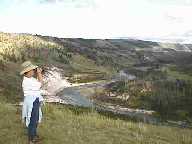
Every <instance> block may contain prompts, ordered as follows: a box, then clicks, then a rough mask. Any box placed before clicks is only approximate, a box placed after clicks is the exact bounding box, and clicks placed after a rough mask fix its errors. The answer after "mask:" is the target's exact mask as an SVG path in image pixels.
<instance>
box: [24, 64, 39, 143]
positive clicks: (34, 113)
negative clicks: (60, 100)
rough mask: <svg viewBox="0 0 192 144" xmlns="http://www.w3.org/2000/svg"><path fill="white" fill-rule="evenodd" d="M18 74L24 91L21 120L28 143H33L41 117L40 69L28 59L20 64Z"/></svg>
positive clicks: (35, 139) (36, 137)
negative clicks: (21, 79) (26, 132)
mask: <svg viewBox="0 0 192 144" xmlns="http://www.w3.org/2000/svg"><path fill="white" fill-rule="evenodd" d="M20 74H21V75H23V82H22V88H23V93H24V102H23V108H22V121H23V122H25V124H26V127H27V129H28V140H29V144H33V143H35V142H37V141H38V140H39V138H38V136H37V126H38V123H40V122H41V118H42V112H41V103H42V102H43V97H42V96H41V91H40V88H41V85H42V82H43V76H42V70H41V69H40V68H39V67H38V66H36V65H33V64H32V63H31V62H30V61H26V62H24V63H23V64H22V71H21V72H20Z"/></svg>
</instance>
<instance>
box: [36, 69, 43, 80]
mask: <svg viewBox="0 0 192 144" xmlns="http://www.w3.org/2000/svg"><path fill="white" fill-rule="evenodd" d="M37 79H38V80H39V82H41V83H43V76H42V69H41V68H37Z"/></svg>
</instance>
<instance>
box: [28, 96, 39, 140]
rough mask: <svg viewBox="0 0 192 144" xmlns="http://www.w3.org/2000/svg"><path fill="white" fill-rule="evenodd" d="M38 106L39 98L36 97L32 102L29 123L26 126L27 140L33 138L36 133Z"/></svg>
mask: <svg viewBox="0 0 192 144" xmlns="http://www.w3.org/2000/svg"><path fill="white" fill-rule="evenodd" d="M39 107H40V103H39V98H36V100H35V101H34V102H33V108H32V112H31V118H30V123H29V126H28V137H29V140H33V139H34V137H35V136H36V135H37V125H38V121H39Z"/></svg>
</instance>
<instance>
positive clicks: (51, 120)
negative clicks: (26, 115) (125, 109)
mask: <svg viewBox="0 0 192 144" xmlns="http://www.w3.org/2000/svg"><path fill="white" fill-rule="evenodd" d="M43 112H44V120H43V123H42V124H40V126H39V134H40V136H41V137H42V138H43V140H42V142H41V143H42V144H64V143H67V144H86V143H87V144H129V143H130V144H150V143H151V144H170V143H172V144H181V143H183V144H190V143H192V131H191V130H188V129H179V128H171V127H165V126H153V125H148V124H143V123H134V122H131V121H125V120H121V119H118V118H113V117H110V116H104V115H102V114H99V113H97V112H96V111H95V110H92V109H82V108H75V107H69V106H61V105H53V104H47V105H46V106H44V108H43ZM0 117H1V119H0V129H1V130H0V143H6V144H25V143H26V142H27V133H26V129H25V128H24V126H23V124H22V123H21V120H20V108H19V107H18V106H14V105H10V104H5V103H1V105H0Z"/></svg>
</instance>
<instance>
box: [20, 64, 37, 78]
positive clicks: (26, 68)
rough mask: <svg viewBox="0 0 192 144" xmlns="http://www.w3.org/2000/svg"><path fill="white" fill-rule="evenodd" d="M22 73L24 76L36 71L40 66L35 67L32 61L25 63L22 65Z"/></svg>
mask: <svg viewBox="0 0 192 144" xmlns="http://www.w3.org/2000/svg"><path fill="white" fill-rule="evenodd" d="M21 67H22V71H21V72H20V75H23V74H24V73H26V72H28V71H30V70H33V69H36V68H37V67H38V66H37V65H33V64H32V63H31V62H30V61H26V62H24V63H23V64H22V65H21Z"/></svg>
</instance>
